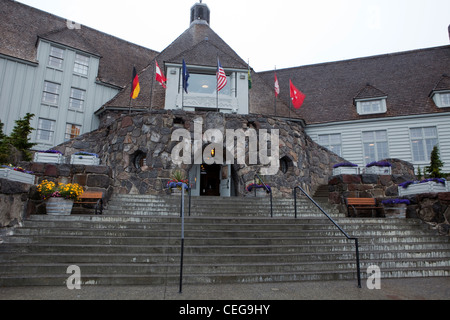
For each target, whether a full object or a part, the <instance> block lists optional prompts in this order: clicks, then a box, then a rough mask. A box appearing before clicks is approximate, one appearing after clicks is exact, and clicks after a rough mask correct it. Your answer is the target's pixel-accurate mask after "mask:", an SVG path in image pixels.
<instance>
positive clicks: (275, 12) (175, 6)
mask: <svg viewBox="0 0 450 320" xmlns="http://www.w3.org/2000/svg"><path fill="white" fill-rule="evenodd" d="M196 1H197V0H165V1H154V0H128V1H123V0H71V1H70V0H64V1H61V0H19V2H23V3H25V4H28V5H30V6H33V7H35V8H38V9H41V10H44V11H47V12H50V13H53V14H55V15H58V16H60V17H63V18H66V19H69V20H73V21H76V22H78V23H81V24H83V25H86V26H89V27H92V28H94V29H97V30H100V31H103V32H106V33H108V34H111V35H114V36H116V37H119V38H122V39H124V40H128V41H130V42H133V43H136V44H139V45H142V46H144V47H147V48H150V49H153V50H156V51H162V50H163V49H165V48H166V47H167V46H168V45H169V44H170V43H171V42H172V41H174V40H175V39H176V38H177V37H178V36H179V35H180V34H181V33H183V32H184V31H185V30H186V29H187V28H188V27H189V19H190V8H191V7H192V5H193V4H194V3H195V2H196ZM203 2H204V3H206V4H207V5H208V7H209V8H210V10H211V28H212V29H213V30H214V31H215V32H216V33H217V34H218V35H219V36H220V37H221V38H222V39H223V40H224V41H225V42H227V43H228V44H229V45H230V46H231V47H232V48H233V49H234V50H235V51H236V53H237V54H238V55H239V56H240V57H241V58H242V59H244V60H245V61H248V60H249V61H250V66H251V67H252V68H254V69H255V71H265V70H272V69H274V68H275V66H276V67H277V69H281V68H288V67H296V66H302V65H308V64H315V63H321V62H331V61H337V60H344V59H352V58H359V57H365V56H371V55H377V54H384V53H392V52H398V51H407V50H414V49H421V48H429V47H435V46H442V45H448V44H449V43H450V41H449V35H448V26H449V25H450V1H449V0H426V1H425V0H371V1H368V0H309V1H304V0H270V1H269V0H204V1H203Z"/></svg>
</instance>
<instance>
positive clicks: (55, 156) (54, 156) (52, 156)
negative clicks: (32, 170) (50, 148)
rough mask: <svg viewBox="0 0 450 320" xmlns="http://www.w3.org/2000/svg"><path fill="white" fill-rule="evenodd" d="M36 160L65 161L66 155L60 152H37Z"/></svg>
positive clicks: (43, 161) (48, 161)
mask: <svg viewBox="0 0 450 320" xmlns="http://www.w3.org/2000/svg"><path fill="white" fill-rule="evenodd" d="M34 162H40V163H59V164H61V163H64V156H63V155H62V154H60V153H46V152H36V153H35V154H34Z"/></svg>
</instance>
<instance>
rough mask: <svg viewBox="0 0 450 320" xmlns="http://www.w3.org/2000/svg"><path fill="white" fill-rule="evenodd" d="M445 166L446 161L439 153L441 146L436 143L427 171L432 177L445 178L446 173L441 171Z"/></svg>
mask: <svg viewBox="0 0 450 320" xmlns="http://www.w3.org/2000/svg"><path fill="white" fill-rule="evenodd" d="M443 166H444V163H443V162H442V161H441V158H440V155H439V147H438V146H437V145H436V146H434V148H433V151H431V161H430V165H429V166H427V167H425V172H426V173H428V174H429V176H430V178H443V177H444V175H443V174H442V172H441V169H442V167H443Z"/></svg>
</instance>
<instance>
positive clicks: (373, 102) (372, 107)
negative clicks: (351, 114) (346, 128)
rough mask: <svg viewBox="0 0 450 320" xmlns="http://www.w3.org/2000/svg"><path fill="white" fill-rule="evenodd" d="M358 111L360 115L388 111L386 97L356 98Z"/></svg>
mask: <svg viewBox="0 0 450 320" xmlns="http://www.w3.org/2000/svg"><path fill="white" fill-rule="evenodd" d="M356 111H357V112H358V114H360V115H366V114H378V113H386V111H387V108H386V98H376V99H369V100H356Z"/></svg>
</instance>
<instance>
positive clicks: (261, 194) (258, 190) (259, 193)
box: [256, 188, 267, 198]
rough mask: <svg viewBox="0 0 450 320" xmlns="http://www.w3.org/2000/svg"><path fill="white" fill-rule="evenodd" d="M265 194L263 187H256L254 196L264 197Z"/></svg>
mask: <svg viewBox="0 0 450 320" xmlns="http://www.w3.org/2000/svg"><path fill="white" fill-rule="evenodd" d="M265 196H267V191H266V189H265V188H256V197H258V198H264V197H265Z"/></svg>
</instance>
